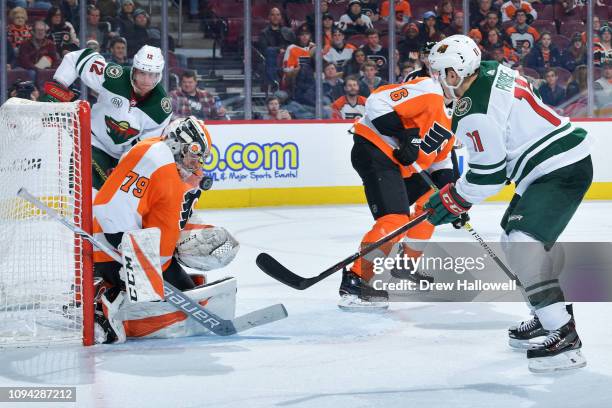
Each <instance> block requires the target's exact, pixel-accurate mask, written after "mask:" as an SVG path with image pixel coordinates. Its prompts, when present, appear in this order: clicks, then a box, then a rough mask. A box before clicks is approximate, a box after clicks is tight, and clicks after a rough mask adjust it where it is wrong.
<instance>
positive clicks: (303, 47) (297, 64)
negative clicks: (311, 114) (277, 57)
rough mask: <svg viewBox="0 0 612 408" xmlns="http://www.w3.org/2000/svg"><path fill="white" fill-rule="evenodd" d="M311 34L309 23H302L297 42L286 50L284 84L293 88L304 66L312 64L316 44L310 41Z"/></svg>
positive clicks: (288, 87)
mask: <svg viewBox="0 0 612 408" xmlns="http://www.w3.org/2000/svg"><path fill="white" fill-rule="evenodd" d="M310 39H311V34H310V30H309V29H308V25H306V24H302V25H301V26H300V28H298V31H297V39H296V42H295V44H291V45H289V46H288V47H287V49H286V50H285V56H284V58H283V86H284V87H285V89H290V90H292V89H293V87H294V83H295V80H296V77H297V75H298V73H299V71H300V70H301V68H302V67H303V66H306V65H310V60H311V57H312V56H313V54H314V52H315V44H314V43H313V42H312V41H310Z"/></svg>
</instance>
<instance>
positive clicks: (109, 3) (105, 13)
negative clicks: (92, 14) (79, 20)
mask: <svg viewBox="0 0 612 408" xmlns="http://www.w3.org/2000/svg"><path fill="white" fill-rule="evenodd" d="M96 7H97V8H98V10H100V20H101V21H112V20H114V19H115V18H116V17H117V11H118V9H119V1H118V0H96Z"/></svg>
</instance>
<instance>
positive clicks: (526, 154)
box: [510, 123, 572, 180]
mask: <svg viewBox="0 0 612 408" xmlns="http://www.w3.org/2000/svg"><path fill="white" fill-rule="evenodd" d="M571 126H572V125H571V123H568V124H566V125H565V126H563V127H562V128H559V129H557V130H555V131H554V132H551V133H549V134H548V135H546V136H544V137H543V138H541V139H540V140H538V141H537V142H536V143H534V144H532V145H531V146H530V147H529V148H528V149H527V150H525V152H523V154H522V155H521V156H520V157H519V158H518V160H517V161H516V164H515V165H514V170H512V174H511V175H510V179H511V180H516V176H517V174H516V173H517V172H518V170H519V169H520V168H521V165H522V163H523V161H524V160H525V158H526V157H527V156H528V155H529V153H531V152H533V151H534V150H535V149H537V148H538V147H540V146H542V145H543V144H544V143H546V142H548V141H549V140H550V139H552V138H553V137H555V136H556V135H558V134H559V133H561V132H565V131H566V130H568V129H570V128H571Z"/></svg>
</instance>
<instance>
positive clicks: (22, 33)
mask: <svg viewBox="0 0 612 408" xmlns="http://www.w3.org/2000/svg"><path fill="white" fill-rule="evenodd" d="M9 19H10V21H11V22H10V24H9V25H8V28H7V30H8V41H9V43H10V44H11V49H12V50H13V53H14V52H15V50H16V49H17V48H19V46H20V45H21V44H23V43H24V42H25V41H28V40H29V39H30V38H32V27H31V26H30V25H29V24H27V21H28V13H27V12H26V10H25V9H24V8H23V7H15V8H14V9H12V10H11V11H10V12H9Z"/></svg>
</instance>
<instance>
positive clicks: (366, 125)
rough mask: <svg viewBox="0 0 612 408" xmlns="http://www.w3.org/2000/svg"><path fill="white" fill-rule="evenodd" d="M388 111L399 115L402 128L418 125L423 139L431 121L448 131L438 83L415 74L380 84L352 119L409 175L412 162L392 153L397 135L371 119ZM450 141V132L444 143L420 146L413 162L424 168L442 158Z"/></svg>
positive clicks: (357, 129)
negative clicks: (360, 114)
mask: <svg viewBox="0 0 612 408" xmlns="http://www.w3.org/2000/svg"><path fill="white" fill-rule="evenodd" d="M392 111H395V112H396V113H397V115H398V116H399V117H400V119H401V121H402V124H403V126H404V128H405V129H409V128H419V130H420V131H419V136H420V137H421V139H425V136H426V135H427V133H428V132H429V129H430V128H432V127H433V126H434V124H435V123H438V125H440V126H442V127H444V128H445V129H447V130H449V131H450V129H451V116H450V115H449V113H448V112H447V110H446V107H445V106H444V96H443V93H442V88H441V86H440V85H439V84H438V83H437V82H436V81H434V80H433V79H431V78H415V79H413V80H410V81H408V82H404V83H401V84H391V85H384V86H381V87H379V88H377V89H375V90H374V92H372V93H371V94H370V96H369V97H368V99H367V100H366V106H365V116H364V117H362V118H361V119H359V121H357V122H356V123H355V127H354V131H355V133H356V134H358V135H360V136H362V137H364V138H366V139H368V140H369V141H370V142H372V143H373V144H374V145H376V146H377V147H378V148H379V149H380V150H382V151H383V152H384V153H385V154H386V155H387V156H388V157H389V158H390V159H391V160H392V161H393V162H394V163H396V164H397V165H398V166H400V170H401V173H402V176H403V177H409V176H410V175H411V174H412V173H414V172H416V170H415V168H414V166H412V165H410V166H403V165H402V164H400V163H399V162H398V161H397V160H396V159H395V157H393V150H394V149H396V148H398V147H399V145H398V143H397V139H395V138H393V137H392V136H394V135H383V134H381V133H379V131H378V130H377V129H376V127H375V126H374V125H373V124H372V122H371V121H372V120H374V119H376V118H378V117H380V116H383V115H386V114H388V113H390V112H392ZM454 143H455V136H454V135H453V136H452V137H451V139H450V140H449V141H448V142H447V143H445V144H442V145H441V146H440V148H439V149H436V150H434V151H432V152H426V151H424V150H423V149H420V150H419V155H418V158H417V160H416V164H417V165H418V166H419V167H420V168H421V169H423V170H425V169H427V168H429V167H430V166H431V165H432V163H434V162H440V161H443V160H444V159H446V157H447V156H448V154H449V153H450V151H451V149H452V147H453V144H454Z"/></svg>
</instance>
